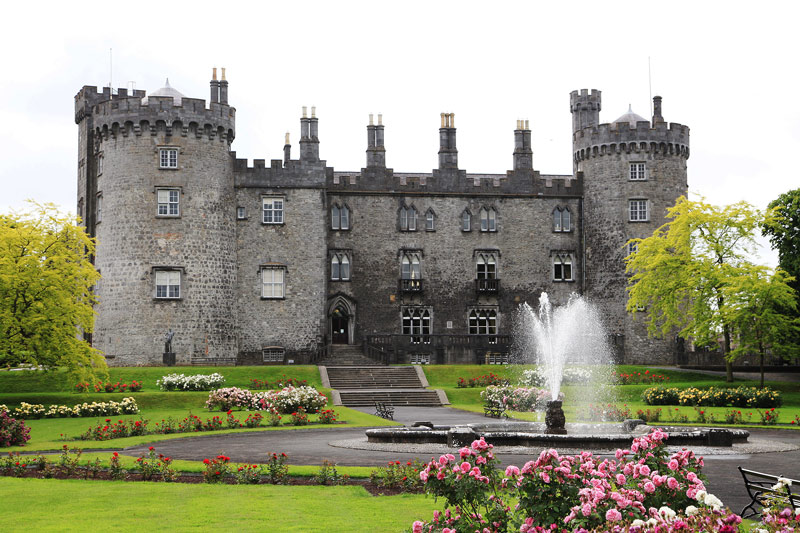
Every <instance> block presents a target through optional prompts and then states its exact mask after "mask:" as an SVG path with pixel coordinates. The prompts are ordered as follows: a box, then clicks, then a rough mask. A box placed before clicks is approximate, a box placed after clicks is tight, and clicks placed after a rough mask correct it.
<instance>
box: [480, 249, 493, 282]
mask: <svg viewBox="0 0 800 533" xmlns="http://www.w3.org/2000/svg"><path fill="white" fill-rule="evenodd" d="M477 279H497V259H496V258H495V256H494V255H493V254H478V261H477Z"/></svg>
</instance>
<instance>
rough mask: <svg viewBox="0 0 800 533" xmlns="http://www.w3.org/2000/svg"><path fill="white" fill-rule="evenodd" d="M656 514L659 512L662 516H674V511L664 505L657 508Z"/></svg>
mask: <svg viewBox="0 0 800 533" xmlns="http://www.w3.org/2000/svg"><path fill="white" fill-rule="evenodd" d="M658 514H660V515H661V516H663V517H664V518H675V511H673V510H672V509H670V508H669V507H667V506H666V505H665V506H663V507H662V508H661V509H659V510H658Z"/></svg>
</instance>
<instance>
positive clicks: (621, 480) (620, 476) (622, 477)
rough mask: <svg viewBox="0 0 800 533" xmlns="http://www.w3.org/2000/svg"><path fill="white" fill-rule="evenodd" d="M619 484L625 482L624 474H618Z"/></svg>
mask: <svg viewBox="0 0 800 533" xmlns="http://www.w3.org/2000/svg"><path fill="white" fill-rule="evenodd" d="M617 484H619V485H623V484H625V476H623V475H622V474H617Z"/></svg>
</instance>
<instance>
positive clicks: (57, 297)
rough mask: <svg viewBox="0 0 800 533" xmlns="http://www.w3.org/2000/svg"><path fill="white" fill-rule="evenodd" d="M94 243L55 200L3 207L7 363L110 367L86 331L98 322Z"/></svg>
mask: <svg viewBox="0 0 800 533" xmlns="http://www.w3.org/2000/svg"><path fill="white" fill-rule="evenodd" d="M94 247H95V245H94V241H93V240H92V239H91V238H89V237H88V236H87V235H86V233H85V231H84V229H83V228H82V227H80V226H78V225H77V224H76V223H75V220H73V218H72V217H69V216H66V215H63V214H61V213H59V212H58V210H57V209H56V207H55V206H54V205H52V204H45V205H40V204H35V203H32V204H31V210H30V212H27V213H11V214H8V215H1V214H0V364H2V365H4V366H10V365H18V364H20V363H29V364H32V365H43V366H45V367H47V368H52V367H59V366H61V367H66V368H68V369H70V370H71V371H73V372H74V373H77V374H79V375H82V376H84V377H90V376H91V377H94V375H95V374H96V372H97V371H101V372H105V368H106V364H105V361H104V359H103V357H102V356H101V355H100V353H99V352H98V351H97V350H95V349H93V348H92V347H91V346H90V345H89V343H87V342H86V341H85V340H83V339H82V338H81V337H80V333H81V331H83V332H86V333H90V332H91V331H92V327H93V325H94V311H93V309H92V305H93V304H94V303H95V297H94V295H93V294H92V287H93V286H94V284H95V282H96V281H97V279H98V278H99V277H100V275H99V274H98V273H97V271H96V270H95V268H94V266H93V265H92V263H91V262H90V257H91V255H92V254H93V253H94Z"/></svg>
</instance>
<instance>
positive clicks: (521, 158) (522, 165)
mask: <svg viewBox="0 0 800 533" xmlns="http://www.w3.org/2000/svg"><path fill="white" fill-rule="evenodd" d="M514 170H533V150H532V149H531V130H530V126H529V122H528V121H527V120H518V121H517V129H515V130H514Z"/></svg>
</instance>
